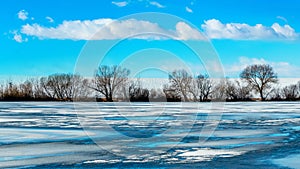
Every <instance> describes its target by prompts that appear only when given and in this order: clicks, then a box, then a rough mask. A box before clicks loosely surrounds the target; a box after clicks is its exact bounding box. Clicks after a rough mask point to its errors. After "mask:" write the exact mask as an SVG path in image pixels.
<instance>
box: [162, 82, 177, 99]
mask: <svg viewBox="0 0 300 169" xmlns="http://www.w3.org/2000/svg"><path fill="white" fill-rule="evenodd" d="M163 92H164V94H165V96H166V99H167V101H168V102H179V101H181V94H180V92H179V91H178V90H177V89H175V88H174V86H169V85H164V86H163Z"/></svg>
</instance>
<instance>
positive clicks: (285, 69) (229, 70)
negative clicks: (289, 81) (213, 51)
mask: <svg viewBox="0 0 300 169" xmlns="http://www.w3.org/2000/svg"><path fill="white" fill-rule="evenodd" d="M252 64H269V65H271V66H272V67H273V68H274V71H275V72H277V74H278V76H280V77H291V76H293V75H294V73H295V72H299V71H300V67H297V66H295V65H292V64H290V63H289V62H273V61H267V60H265V59H263V58H248V57H245V56H242V57H240V58H239V62H237V63H235V64H233V65H230V66H225V71H226V74H227V75H238V74H239V73H240V72H241V71H242V70H243V69H244V68H246V67H247V66H249V65H252Z"/></svg>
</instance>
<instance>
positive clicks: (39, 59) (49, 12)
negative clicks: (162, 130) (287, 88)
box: [0, 0, 300, 78]
mask: <svg viewBox="0 0 300 169" xmlns="http://www.w3.org/2000/svg"><path fill="white" fill-rule="evenodd" d="M1 3H2V4H1V5H0V23H2V24H1V26H0V34H1V36H0V59H1V62H0V67H1V68H0V76H4V77H10V76H25V77H26V76H44V75H49V74H52V73H60V72H73V71H74V68H75V65H76V62H77V59H78V56H79V55H80V52H81V51H84V47H86V46H85V45H86V43H87V42H90V41H89V38H90V37H91V35H93V34H95V33H96V32H97V31H98V30H101V29H102V28H103V25H105V24H107V23H111V22H115V24H111V25H110V26H109V29H105V30H103V32H102V33H100V34H99V35H96V36H94V38H95V39H94V40H97V41H99V44H98V47H99V45H100V47H99V48H101V44H105V43H111V41H118V40H120V39H124V37H126V35H127V34H129V35H131V33H132V34H135V33H137V31H139V30H147V31H150V32H152V31H154V32H160V33H162V34H165V33H166V34H170V35H172V36H174V37H172V38H170V37H169V38H167V39H163V38H162V39H161V37H159V38H157V37H143V38H137V39H132V40H128V41H126V42H127V44H125V45H124V44H123V45H124V46H121V47H119V48H118V47H116V48H115V49H116V50H117V51H113V52H110V54H109V55H108V56H107V57H106V59H104V63H107V64H118V63H120V62H123V63H126V64H129V65H131V67H134V66H135V65H139V66H140V65H145V66H146V65H147V66H149V65H150V66H151V64H150V63H153V66H157V64H158V63H161V65H162V68H163V67H164V66H166V65H168V64H170V65H171V66H173V67H175V68H180V67H181V66H182V65H178V66H177V65H176V64H177V63H178V62H186V63H187V64H186V65H184V66H187V67H190V68H191V69H193V71H196V72H197V73H198V72H201V71H203V70H204V69H203V66H201V63H200V61H196V60H195V56H193V53H192V52H190V51H187V50H185V49H184V48H181V47H180V44H178V43H176V41H193V42H195V41H203V39H202V35H203V36H205V37H207V38H208V39H209V43H211V44H212V46H213V47H214V48H215V50H216V52H217V53H218V55H219V58H220V61H221V63H222V65H223V67H224V70H225V75H226V76H229V77H237V76H238V74H239V73H240V72H241V70H242V69H243V68H244V67H245V66H246V65H248V64H253V63H267V64H271V65H272V66H273V67H274V69H275V70H276V72H277V73H278V75H279V77H297V78H298V77H299V73H298V72H299V71H300V59H299V55H300V54H299V49H300V39H299V38H300V36H299V33H300V22H299V21H300V13H299V9H300V2H298V1H296V0H276V1H274V0H243V1H241V0H208V1H202V0H172V1H167V0H113V1H108V0H101V1H99V0H85V1H79V0H65V1H61V0H45V1H40V0H26V1H25V0H9V1H8V0H7V1H1ZM142 12H159V13H166V14H171V15H174V16H177V17H179V18H182V19H183V20H182V21H180V20H178V22H177V23H176V22H175V21H176V19H174V21H169V20H168V19H161V18H155V17H154V15H153V16H152V15H149V20H148V22H146V21H147V16H143V17H142V19H139V18H138V17H135V20H130V19H131V18H130V17H125V18H123V21H124V22H121V21H120V22H118V20H117V19H118V18H122V17H124V16H127V15H132V14H136V13H142ZM151 17H152V18H151ZM171 22H174V24H173V25H172V24H171ZM169 23H170V24H169ZM161 24H162V25H161ZM196 29H198V30H200V31H201V32H202V34H197V32H193V31H195V30H196ZM108 30H114V31H113V32H109V31H108ZM130 32H131V33H130ZM88 44H89V43H88ZM104 46H105V45H104ZM146 48H151V49H152V48H153V50H149V49H146ZM154 48H156V49H155V50H154ZM157 49H160V50H157ZM139 50H142V51H139ZM89 52H90V54H91V55H93V54H94V55H97V54H99V53H97V52H99V51H97V50H96V49H95V51H89ZM100 53H101V52H100ZM120 53H121V54H120ZM154 54H155V56H153V55H154ZM160 54H161V56H158V55H160ZM125 55H126V56H133V57H134V58H135V59H131V62H130V63H129V62H128V63H127V62H126V61H125V62H124V57H125ZM174 55H176V56H178V57H177V59H179V60H176V59H175V61H174V59H172V58H171V56H172V57H173V56H174ZM85 57H87V58H86V59H88V57H89V56H85ZM98 57H99V56H98ZM100 57H101V56H100ZM141 58H143V59H141ZM98 59H99V58H98ZM153 60H159V61H157V62H156V63H154V62H153ZM91 62H94V61H91ZM95 62H96V63H99V60H97V61H95ZM171 63H172V64H171ZM87 67H89V66H88V65H87ZM137 67H138V66H137ZM173 67H171V68H173ZM171 68H170V69H171Z"/></svg>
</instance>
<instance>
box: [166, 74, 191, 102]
mask: <svg viewBox="0 0 300 169" xmlns="http://www.w3.org/2000/svg"><path fill="white" fill-rule="evenodd" d="M169 81H170V83H171V86H170V89H174V90H176V93H180V95H181V97H182V98H183V101H189V99H188V95H189V92H190V89H191V84H192V76H191V75H189V74H188V73H187V72H186V71H185V70H184V69H182V70H175V71H173V72H172V73H171V74H170V75H169Z"/></svg>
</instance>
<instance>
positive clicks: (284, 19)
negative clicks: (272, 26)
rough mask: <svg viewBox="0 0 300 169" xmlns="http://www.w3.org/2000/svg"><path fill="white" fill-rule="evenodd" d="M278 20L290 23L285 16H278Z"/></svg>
mask: <svg viewBox="0 0 300 169" xmlns="http://www.w3.org/2000/svg"><path fill="white" fill-rule="evenodd" d="M276 18H277V19H280V20H283V21H284V22H285V23H288V20H287V19H286V18H285V17H283V16H277V17H276Z"/></svg>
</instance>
